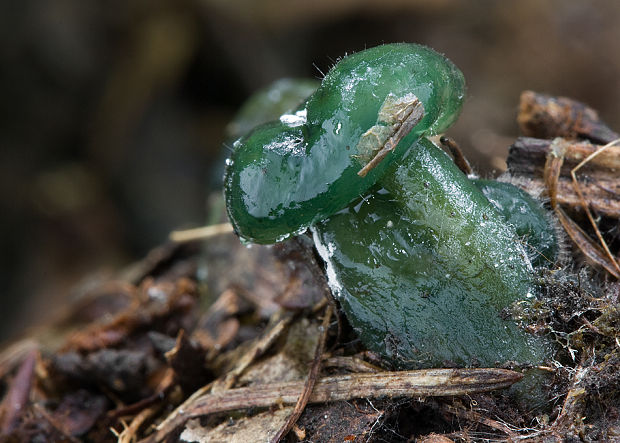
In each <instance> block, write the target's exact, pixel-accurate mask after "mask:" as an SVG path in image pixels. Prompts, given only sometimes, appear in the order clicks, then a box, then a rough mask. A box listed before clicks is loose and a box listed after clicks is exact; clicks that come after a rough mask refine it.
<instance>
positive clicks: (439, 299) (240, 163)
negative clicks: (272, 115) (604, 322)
mask: <svg viewBox="0 0 620 443" xmlns="http://www.w3.org/2000/svg"><path fill="white" fill-rule="evenodd" d="M464 95H465V84H464V79H463V76H462V74H461V72H460V71H459V70H458V68H456V67H455V66H454V65H453V64H452V63H451V62H450V61H449V60H448V59H446V58H445V57H444V56H442V55H440V54H438V53H436V52H435V51H433V50H431V49H429V48H426V47H423V46H419V45H414V44H390V45H383V46H379V47H376V48H371V49H368V50H365V51H362V52H359V53H357V54H354V55H350V56H347V57H345V58H343V59H342V60H341V61H340V62H339V63H337V64H336V65H335V66H334V67H333V69H332V70H331V71H330V72H329V73H328V74H327V75H326V77H325V78H324V80H323V82H322V83H321V86H319V88H318V89H317V90H316V92H314V93H313V94H312V95H310V97H308V99H307V100H306V101H305V102H304V103H302V104H301V105H300V106H299V107H298V108H297V109H296V110H295V111H294V112H292V113H290V114H284V115H282V116H281V117H280V118H279V119H278V120H276V121H274V122H272V123H267V124H264V125H262V126H259V127H257V128H255V129H254V130H253V131H252V132H250V133H248V134H247V135H245V136H243V137H242V138H240V139H239V140H238V141H236V142H235V144H234V153H233V155H232V157H231V159H230V161H229V162H228V167H227V173H226V177H225V195H226V203H227V209H228V213H229V217H230V219H231V222H232V224H233V226H234V227H235V230H236V231H237V233H238V234H239V236H240V237H241V239H242V240H243V241H246V242H256V243H273V242H277V241H280V240H282V239H284V238H286V237H288V236H290V235H293V234H296V233H300V232H303V231H305V230H306V229H307V228H308V227H311V230H312V233H313V237H314V241H315V245H316V248H317V250H318V252H319V253H320V255H321V257H322V258H323V260H324V261H325V264H326V273H327V276H328V280H329V283H330V287H331V289H332V292H333V293H334V294H335V295H336V297H337V299H338V300H339V301H340V303H341V305H342V308H343V310H344V311H345V314H346V316H347V319H348V320H349V322H350V323H351V325H352V326H353V327H354V328H355V330H356V331H357V333H358V334H359V336H360V338H361V339H362V341H363V343H364V344H365V345H366V346H367V347H368V348H369V349H370V350H372V351H375V352H376V353H378V354H379V355H381V356H382V357H383V358H384V359H386V360H387V361H389V362H391V363H392V364H394V365H395V366H397V367H402V368H414V367H429V366H442V365H444V364H446V363H448V362H449V363H452V364H454V363H456V364H459V365H472V364H482V365H485V366H492V365H494V364H496V363H501V362H506V361H515V362H518V363H531V364H539V363H542V362H543V361H544V360H545V359H546V358H549V357H551V356H552V354H553V346H551V344H550V343H549V342H548V341H547V340H546V339H544V338H541V337H538V336H534V335H532V334H530V333H528V332H526V331H525V330H523V329H521V328H520V327H518V326H517V324H516V323H515V322H514V321H513V320H512V319H511V318H510V317H509V316H508V315H506V312H507V311H508V310H509V308H510V307H511V305H512V304H514V303H516V302H524V301H525V302H528V301H533V300H535V297H536V292H537V290H536V287H535V284H534V275H535V268H536V267H538V266H544V265H548V264H552V263H553V262H554V260H555V256H556V255H557V242H556V240H555V237H554V235H555V234H554V231H553V229H552V227H551V225H550V223H549V220H548V218H547V215H546V214H545V211H544V210H543V209H542V208H541V206H540V204H539V203H538V202H536V201H535V200H533V199H532V198H531V197H530V196H529V195H528V194H527V193H525V192H523V191H521V190H519V189H518V188H516V187H514V186H512V185H510V184H506V183H497V182H494V181H486V180H477V181H472V180H470V179H468V178H467V177H466V176H465V175H464V174H463V173H462V172H461V171H460V170H459V169H458V168H457V167H456V166H455V164H454V163H453V162H452V160H451V159H450V158H449V157H448V156H447V154H445V153H444V152H443V151H442V150H440V149H439V148H437V147H436V146H435V145H433V143H431V142H430V141H429V140H428V139H426V138H425V136H427V135H433V134H438V133H441V132H443V131H445V130H446V129H447V128H448V127H449V126H450V125H451V124H452V123H453V122H454V121H455V120H456V118H457V116H458V114H459V112H460V109H461V105H462V103H463V100H464Z"/></svg>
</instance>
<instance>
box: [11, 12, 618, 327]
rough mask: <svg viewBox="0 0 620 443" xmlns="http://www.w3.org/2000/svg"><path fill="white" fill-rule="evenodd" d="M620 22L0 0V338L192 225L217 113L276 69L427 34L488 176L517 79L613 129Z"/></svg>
mask: <svg viewBox="0 0 620 443" xmlns="http://www.w3.org/2000/svg"><path fill="white" fill-rule="evenodd" d="M594 5H596V6H594ZM619 23H620V3H619V2H617V1H615V0H609V1H599V2H596V3H589V2H581V1H577V0H555V1H538V0H522V1H518V2H517V1H513V2H509V1H507V2H498V1H490V0H488V1H477V2H461V1H457V0H435V1H432V2H430V1H426V2H423V1H415V0H366V1H352V0H341V1H339V0H313V1H311V2H310V1H304V2H302V1H291V0H263V1H256V0H148V1H142V0H135V1H129V2H126V1H118V0H108V1H105V2H104V1H90V2H84V1H82V0H46V1H41V0H22V1H19V2H11V1H4V2H0V34H1V38H0V64H1V66H0V167H1V170H0V214H1V216H0V223H1V226H0V228H1V229H0V250H1V251H2V252H1V255H0V291H1V292H0V303H1V307H2V309H1V311H0V339H3V338H6V337H9V336H15V335H16V334H19V333H21V332H23V331H24V328H25V327H27V326H29V325H32V324H35V323H36V322H40V321H42V320H44V319H45V318H46V317H49V316H51V315H53V314H52V313H53V312H54V310H55V309H56V308H57V307H58V306H61V305H62V304H63V303H66V302H67V301H68V300H69V297H70V296H71V294H72V293H73V289H72V288H75V287H76V286H78V285H79V284H80V282H83V281H84V279H85V278H86V277H87V276H91V277H90V278H92V275H93V274H96V275H101V276H102V278H104V277H105V275H108V274H110V273H112V272H114V271H115V270H118V269H119V268H120V267H122V266H123V265H125V264H127V263H130V262H131V261H132V260H135V259H136V258H138V257H140V256H142V255H143V254H144V253H145V252H146V251H148V250H149V249H150V248H152V247H154V246H156V245H157V244H160V243H161V242H163V241H164V240H165V239H166V236H167V234H168V232H169V231H170V230H171V229H175V228H183V227H192V226H197V225H200V224H201V223H202V222H203V220H204V219H205V217H206V214H205V198H206V195H207V183H209V182H212V181H213V179H214V178H213V177H210V176H209V174H210V172H209V171H210V167H211V165H212V164H213V162H214V161H215V159H217V158H218V157H219V154H220V151H221V144H222V141H223V140H224V129H225V125H226V124H227V122H228V121H229V120H230V118H231V117H232V116H233V114H234V112H235V110H236V109H237V107H238V106H239V105H240V104H241V103H242V102H243V100H244V99H245V98H246V97H247V96H248V95H249V94H251V93H252V92H253V91H254V90H256V89H257V88H260V87H262V86H265V85H266V84H268V83H269V82H271V81H272V80H274V79H276V78H279V77H283V76H310V77H320V76H321V74H320V72H321V71H322V72H326V71H327V70H328V69H329V67H330V65H332V64H333V62H334V60H336V59H337V58H338V57H339V56H341V55H343V54H344V53H346V52H351V51H356V50H360V49H363V48H365V47H369V46H374V45H376V44H380V43H384V42H396V41H411V42H419V43H424V44H427V45H430V46H432V47H433V48H435V49H437V50H438V51H440V52H443V53H445V54H447V55H448V56H449V57H450V58H451V59H452V60H453V61H454V62H455V63H456V64H457V65H458V66H459V67H460V68H461V69H462V70H463V72H464V73H465V76H466V79H467V82H468V88H469V92H468V99H467V102H466V106H465V108H464V111H463V114H462V117H461V119H460V120H459V122H458V123H457V125H456V126H455V127H453V128H452V129H451V130H450V135H451V136H453V137H454V138H456V139H457V140H458V142H459V143H461V145H462V146H463V147H464V148H465V150H466V152H467V154H468V155H469V156H470V157H471V158H472V160H473V163H474V164H475V165H476V167H477V168H478V169H479V170H481V171H482V172H483V174H485V175H492V174H494V173H497V172H499V171H501V170H502V168H503V167H504V163H503V159H504V158H505V155H506V152H507V147H508V146H509V145H510V143H511V141H512V140H513V139H514V137H515V135H516V134H517V127H516V123H515V116H516V109H517V105H518V99H519V93H520V92H521V91H522V90H524V89H534V90H536V91H539V92H547V93H550V94H554V95H565V96H570V97H573V98H576V99H579V100H582V101H585V102H587V103H588V104H590V105H591V106H592V107H594V108H595V109H598V110H599V112H600V114H601V115H602V117H603V119H604V120H606V121H607V122H608V124H609V125H610V126H611V127H612V128H614V129H615V130H618V129H620V113H619V112H618V110H619V105H618V103H620V51H619V47H618V46H619V45H618V43H620V26H619Z"/></svg>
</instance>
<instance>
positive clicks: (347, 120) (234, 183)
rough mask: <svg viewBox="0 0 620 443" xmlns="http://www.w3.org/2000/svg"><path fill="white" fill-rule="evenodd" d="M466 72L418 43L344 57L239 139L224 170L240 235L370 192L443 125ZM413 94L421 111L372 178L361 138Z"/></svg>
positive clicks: (266, 235)
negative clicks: (286, 107)
mask: <svg viewBox="0 0 620 443" xmlns="http://www.w3.org/2000/svg"><path fill="white" fill-rule="evenodd" d="M464 88H465V86H464V80H463V75H462V74H461V72H460V71H459V70H458V69H457V68H456V67H455V66H454V65H453V64H452V63H451V62H450V61H449V60H447V59H446V58H445V57H444V56H442V55H440V54H438V53H436V52H435V51H433V50H432V49H429V48H427V47H424V46H419V45H414V44H404V43H403V44H390V45H383V46H378V47H375V48H371V49H368V50H365V51H362V52H359V53H356V54H353V55H350V56H347V57H345V58H343V59H342V60H341V61H340V62H338V63H337V64H336V65H335V66H334V67H333V68H332V69H331V70H330V71H329V73H328V74H327V75H326V76H325V78H324V79H323V81H322V83H321V86H320V87H319V88H318V89H317V91H316V92H315V93H314V94H312V95H311V96H310V97H309V98H308V100H307V101H306V102H304V103H303V104H302V105H301V106H300V107H299V108H298V109H297V110H296V111H295V112H293V113H291V114H287V115H283V116H282V117H280V119H279V120H278V121H276V122H273V123H270V124H266V125H263V126H259V127H258V128H256V129H255V130H254V131H252V132H250V133H249V134H248V135H247V136H245V137H243V138H241V139H240V140H238V141H237V142H236V143H235V145H234V147H233V149H234V153H233V155H232V157H231V159H230V161H229V166H228V168H227V172H226V177H225V195H226V203H227V207H228V213H229V216H230V220H231V222H232V224H233V226H234V227H235V230H236V232H237V233H238V234H239V236H240V237H241V238H242V239H243V240H246V241H251V242H255V243H273V242H276V241H280V240H282V239H284V238H286V237H287V236H289V235H291V234H293V233H296V232H299V231H300V230H303V229H305V228H307V227H308V226H309V225H311V224H312V223H314V222H316V221H318V220H322V219H324V218H325V217H328V216H330V215H331V214H333V213H334V212H336V211H338V210H340V209H342V208H343V207H344V206H346V205H347V204H348V203H349V202H351V201H352V200H353V199H354V198H356V197H358V196H359V195H360V194H362V193H365V192H366V191H367V190H368V189H369V188H370V187H371V186H372V185H373V184H374V183H375V182H376V181H377V179H378V177H380V176H382V175H383V174H384V172H385V171H386V169H387V168H388V167H389V166H390V164H391V163H392V162H394V161H395V160H397V159H398V158H399V157H402V155H403V154H404V153H405V152H406V151H407V150H408V148H409V147H410V146H411V144H412V143H414V142H415V141H416V140H418V139H419V138H420V137H421V136H422V135H428V134H435V133H439V132H441V131H443V130H445V129H446V128H447V127H448V126H449V125H450V124H452V122H453V121H454V120H455V119H456V116H457V115H458V113H459V111H460V108H461V104H462V101H463V98H464V93H465V91H464ZM411 96H415V97H417V98H418V99H419V100H420V102H421V103H422V104H423V106H424V118H423V119H422V121H420V122H419V123H418V124H417V125H416V126H415V128H414V129H413V130H412V131H411V132H410V133H409V134H408V135H407V136H406V137H404V139H402V140H401V141H400V143H399V144H398V146H397V147H396V149H395V150H394V151H393V152H392V153H391V154H389V155H388V157H387V158H386V159H384V160H383V161H382V162H381V163H380V164H379V165H378V166H377V167H376V168H374V169H373V170H372V171H370V173H369V174H368V175H367V176H365V177H360V176H358V174H357V173H358V171H359V170H360V169H361V168H362V167H363V166H364V161H363V160H362V159H360V155H364V153H361V152H360V151H359V149H358V143H359V142H360V139H361V138H362V135H363V134H365V133H366V132H367V131H368V130H369V129H371V128H373V127H375V126H378V125H381V123H382V122H381V121H378V115H379V111H380V109H381V108H382V106H383V105H384V103H385V102H386V100H398V99H406V98H407V97H411Z"/></svg>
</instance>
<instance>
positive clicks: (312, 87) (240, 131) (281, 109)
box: [226, 78, 321, 140]
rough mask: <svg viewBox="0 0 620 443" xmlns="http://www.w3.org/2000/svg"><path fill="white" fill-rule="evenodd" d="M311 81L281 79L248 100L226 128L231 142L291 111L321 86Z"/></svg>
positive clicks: (308, 79) (304, 79)
mask: <svg viewBox="0 0 620 443" xmlns="http://www.w3.org/2000/svg"><path fill="white" fill-rule="evenodd" d="M320 83H321V82H319V81H318V80H315V79H312V78H281V79H278V80H276V81H274V82H273V83H271V84H269V85H267V86H265V87H264V88H262V89H260V90H258V91H256V92H255V93H254V94H252V96H251V97H250V98H248V99H247V100H246V101H245V102H244V103H243V105H242V106H241V108H240V109H239V111H238V112H237V113H236V114H235V117H234V118H233V120H232V121H231V122H230V124H229V125H228V126H227V127H226V132H227V134H228V137H229V138H230V139H233V140H235V139H237V138H239V137H241V136H243V135H245V134H247V133H248V132H250V131H251V130H252V129H254V128H255V127H257V126H258V125H262V124H263V123H267V122H270V121H272V120H277V119H278V118H279V117H280V116H281V115H282V114H285V113H287V112H292V111H293V110H294V109H295V108H297V107H298V106H299V104H300V103H302V102H303V101H304V100H306V99H307V98H308V96H310V94H312V93H313V92H314V91H316V89H317V88H318V87H319V85H320Z"/></svg>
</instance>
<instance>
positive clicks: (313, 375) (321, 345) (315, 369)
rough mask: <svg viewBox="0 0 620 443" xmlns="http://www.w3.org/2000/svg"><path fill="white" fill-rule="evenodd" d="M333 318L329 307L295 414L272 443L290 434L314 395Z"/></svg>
mask: <svg viewBox="0 0 620 443" xmlns="http://www.w3.org/2000/svg"><path fill="white" fill-rule="evenodd" d="M331 318H332V306H331V305H328V306H327V308H326V309H325V315H324V317H323V324H322V325H321V328H322V329H321V335H320V336H319V341H318V343H317V345H316V350H315V353H314V359H313V361H312V365H311V366H310V373H309V374H308V378H307V379H306V383H305V384H304V389H303V391H302V393H301V395H300V396H299V399H298V400H297V403H296V404H295V409H293V412H292V413H291V415H290V416H289V417H288V419H287V420H286V423H285V424H284V426H282V427H281V428H280V430H279V431H278V432H277V433H276V435H275V436H274V437H273V438H272V439H271V443H278V442H279V441H280V439H281V438H282V437H284V436H285V435H286V434H288V433H289V431H290V430H291V429H292V428H293V426H294V425H295V423H297V420H298V419H299V417H300V416H301V413H302V412H303V411H304V409H305V408H306V405H307V404H308V399H309V398H310V394H312V389H313V388H314V385H315V383H316V379H317V377H318V375H319V370H320V369H321V359H322V356H323V350H324V349H325V341H326V340H327V332H328V330H329V322H330V321H331Z"/></svg>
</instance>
